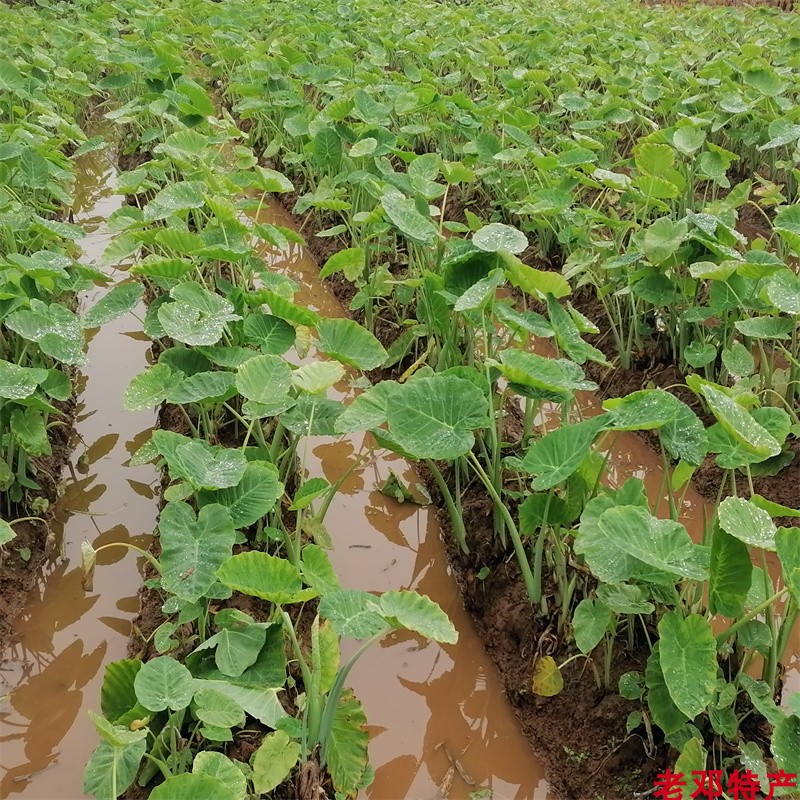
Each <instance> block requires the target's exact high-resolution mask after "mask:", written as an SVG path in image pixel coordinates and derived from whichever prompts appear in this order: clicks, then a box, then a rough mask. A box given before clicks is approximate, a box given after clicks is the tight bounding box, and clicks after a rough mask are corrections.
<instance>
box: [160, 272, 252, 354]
mask: <svg viewBox="0 0 800 800" xmlns="http://www.w3.org/2000/svg"><path fill="white" fill-rule="evenodd" d="M170 296H171V297H172V302H168V303H164V304H163V305H161V306H159V308H158V321H159V322H160V323H161V325H162V327H163V329H164V332H165V333H166V334H167V335H168V336H171V337H172V338H173V339H175V340H176V341H179V342H183V343H184V344H189V345H213V344H216V343H217V342H218V341H219V339H220V337H221V336H222V333H223V331H224V330H225V323H226V322H231V321H234V320H238V319H240V317H239V315H238V314H236V313H235V312H234V307H233V304H232V303H231V302H230V301H229V300H227V299H226V298H224V297H221V296H220V295H218V294H214V292H209V291H208V290H207V289H205V288H204V287H202V286H200V284H197V283H179V284H178V285H177V286H176V287H175V288H173V289H172V290H171V291H170Z"/></svg>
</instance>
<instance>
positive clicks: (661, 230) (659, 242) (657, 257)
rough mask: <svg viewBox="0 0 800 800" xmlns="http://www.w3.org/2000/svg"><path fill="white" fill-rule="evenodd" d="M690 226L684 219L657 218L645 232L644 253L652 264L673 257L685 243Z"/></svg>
mask: <svg viewBox="0 0 800 800" xmlns="http://www.w3.org/2000/svg"><path fill="white" fill-rule="evenodd" d="M688 232H689V227H688V225H687V223H686V222H685V221H683V220H681V221H680V222H673V221H672V220H671V219H669V217H662V218H661V219H657V220H656V221H655V222H654V223H653V224H652V225H651V226H650V227H649V228H648V229H647V230H646V231H645V234H644V241H643V247H644V254H645V255H646V256H647V259H648V261H650V263H651V264H654V265H656V266H658V265H659V264H663V263H664V262H665V261H666V260H667V259H668V258H671V257H672V256H673V255H674V254H675V253H676V252H677V250H678V248H679V247H680V246H681V244H683V242H684V240H685V239H686V236H687V235H688Z"/></svg>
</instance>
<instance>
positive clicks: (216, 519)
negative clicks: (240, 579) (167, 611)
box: [158, 502, 236, 603]
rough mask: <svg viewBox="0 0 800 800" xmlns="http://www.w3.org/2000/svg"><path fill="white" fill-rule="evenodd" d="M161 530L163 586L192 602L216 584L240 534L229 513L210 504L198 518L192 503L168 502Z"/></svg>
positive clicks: (202, 510) (160, 520)
mask: <svg viewBox="0 0 800 800" xmlns="http://www.w3.org/2000/svg"><path fill="white" fill-rule="evenodd" d="M158 529H159V533H160V541H161V566H162V570H163V574H162V576H161V582H162V585H163V587H164V588H165V589H166V590H167V591H169V592H172V594H174V595H176V596H177V597H180V598H181V599H183V600H186V601H188V602H191V603H195V602H197V601H198V600H200V598H201V597H203V595H205V593H206V592H207V591H208V590H209V589H210V588H211V587H212V586H213V585H214V583H215V582H216V571H217V569H219V567H220V566H221V565H222V563H223V562H224V561H225V559H226V558H228V556H230V554H231V550H232V549H233V544H234V541H235V539H236V532H235V530H234V528H233V524H232V523H231V518H230V515H229V514H228V512H227V510H226V509H225V508H223V506H220V505H207V506H204V507H203V508H201V509H200V511H199V513H198V514H197V516H196V517H195V513H194V510H193V509H192V507H191V506H190V505H189V504H188V503H183V502H173V503H167V504H166V505H165V506H164V510H163V511H162V512H161V517H160V519H159V524H158Z"/></svg>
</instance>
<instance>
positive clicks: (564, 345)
mask: <svg viewBox="0 0 800 800" xmlns="http://www.w3.org/2000/svg"><path fill="white" fill-rule="evenodd" d="M547 312H548V314H549V316H550V324H551V325H552V326H553V330H554V331H555V334H556V341H557V342H558V346H559V347H560V348H561V349H562V350H563V351H564V352H565V353H566V355H568V356H569V357H570V358H571V359H573V360H574V361H576V362H577V363H578V364H584V363H585V362H586V361H595V362H597V363H598V364H600V365H602V366H604V367H610V366H611V364H609V362H608V361H607V359H606V357H605V356H604V355H603V354H602V353H601V352H600V351H599V350H598V349H597V348H596V347H593V346H592V345H590V344H588V343H587V342H584V341H583V339H582V338H581V332H580V330H579V329H578V326H577V325H576V324H575V320H573V319H572V317H571V316H570V315H569V313H568V312H567V310H566V309H565V308H564V307H563V306H562V305H561V304H560V303H559V302H558V301H557V300H556V299H555V298H554V297H552V296H551V295H548V297H547Z"/></svg>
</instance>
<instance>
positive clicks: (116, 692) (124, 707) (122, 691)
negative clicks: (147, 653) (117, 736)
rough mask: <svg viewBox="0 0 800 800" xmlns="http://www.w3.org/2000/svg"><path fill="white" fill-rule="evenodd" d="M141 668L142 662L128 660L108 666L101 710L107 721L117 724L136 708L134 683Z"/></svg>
mask: <svg viewBox="0 0 800 800" xmlns="http://www.w3.org/2000/svg"><path fill="white" fill-rule="evenodd" d="M141 667H142V662H141V661H139V660H138V659H127V658H126V659H122V660H120V661H112V662H111V663H110V664H108V665H107V666H106V669H105V673H104V674H103V685H102V687H101V689H100V708H101V710H102V711H103V716H105V718H106V719H108V720H111V722H116V721H117V720H118V719H119V718H120V717H121V716H123V715H124V714H127V713H128V712H129V711H130V710H131V709H132V708H134V707H135V706H136V704H137V702H138V700H137V699H136V690H135V689H134V686H133V682H134V679H135V678H136V674H137V673H138V672H139V670H140V669H141Z"/></svg>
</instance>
